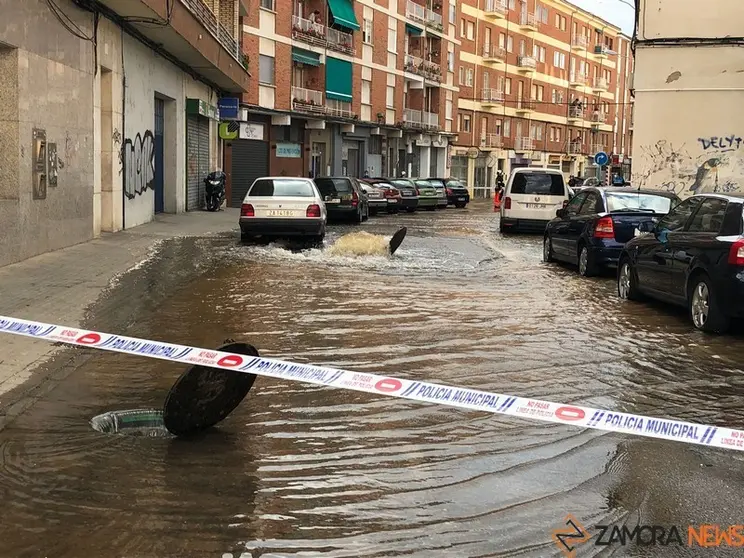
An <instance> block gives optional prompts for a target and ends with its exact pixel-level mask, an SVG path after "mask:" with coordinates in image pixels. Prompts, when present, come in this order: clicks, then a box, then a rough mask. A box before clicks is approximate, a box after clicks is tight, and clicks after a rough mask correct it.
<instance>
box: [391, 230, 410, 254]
mask: <svg viewBox="0 0 744 558" xmlns="http://www.w3.org/2000/svg"><path fill="white" fill-rule="evenodd" d="M406 233H408V229H407V228H406V227H402V228H400V229H399V230H398V232H396V233H395V234H394V235H393V237H392V238H391V239H390V255H393V254H395V251H396V250H397V249H398V248H400V245H401V244H403V239H405V237H406Z"/></svg>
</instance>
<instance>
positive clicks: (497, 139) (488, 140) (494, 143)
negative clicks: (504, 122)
mask: <svg viewBox="0 0 744 558" xmlns="http://www.w3.org/2000/svg"><path fill="white" fill-rule="evenodd" d="M480 144H481V147H482V148H484V149H498V148H499V147H501V145H502V140H501V134H486V135H485V136H483V137H482V138H481V141H480Z"/></svg>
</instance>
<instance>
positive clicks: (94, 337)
mask: <svg viewBox="0 0 744 558" xmlns="http://www.w3.org/2000/svg"><path fill="white" fill-rule="evenodd" d="M76 341H77V342H78V343H82V344H83V345H95V344H96V343H100V342H101V336H100V335H98V334H97V333H86V334H85V335H81V336H80V337H78V338H77V339H76Z"/></svg>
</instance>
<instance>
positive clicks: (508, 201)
mask: <svg viewBox="0 0 744 558" xmlns="http://www.w3.org/2000/svg"><path fill="white" fill-rule="evenodd" d="M504 209H511V198H504Z"/></svg>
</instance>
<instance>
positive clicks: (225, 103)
mask: <svg viewBox="0 0 744 558" xmlns="http://www.w3.org/2000/svg"><path fill="white" fill-rule="evenodd" d="M217 106H218V108H219V109H220V118H221V119H222V120H237V119H238V114H239V110H240V99H238V98H237V97H222V98H221V99H220V100H219V103H218V105H217Z"/></svg>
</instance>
